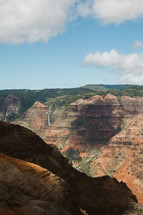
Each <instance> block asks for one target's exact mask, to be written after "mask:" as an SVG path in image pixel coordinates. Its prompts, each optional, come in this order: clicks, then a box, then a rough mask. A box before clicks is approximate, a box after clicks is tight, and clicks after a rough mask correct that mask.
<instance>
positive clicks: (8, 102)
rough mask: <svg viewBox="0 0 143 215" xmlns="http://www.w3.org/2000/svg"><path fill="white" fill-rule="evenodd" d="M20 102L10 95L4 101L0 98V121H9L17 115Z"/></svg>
mask: <svg viewBox="0 0 143 215" xmlns="http://www.w3.org/2000/svg"><path fill="white" fill-rule="evenodd" d="M20 105H21V101H20V99H19V98H18V97H17V96H15V95H13V94H10V95H8V96H7V97H6V98H5V99H3V97H0V120H3V121H11V120H12V119H14V118H15V117H16V116H17V114H18V113H19V109H20Z"/></svg>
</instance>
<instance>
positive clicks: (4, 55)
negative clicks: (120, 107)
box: [0, 0, 143, 89]
mask: <svg viewBox="0 0 143 215" xmlns="http://www.w3.org/2000/svg"><path fill="white" fill-rule="evenodd" d="M120 2H122V0H120V1H119V0H114V1H113V0H108V1H107V0H100V1H99V0H87V1H86V0H84V1H81V0H79V1H78V0H77V1H76V0H70V1H69V0H41V1H40V0H31V1H30V3H29V1H28V0H25V1H24V0H7V3H5V2H4V1H2V0H1V1H0V14H1V15H0V18H1V19H0V29H1V32H0V75H1V78H0V89H26V88H27V89H43V88H59V87H60V88H68V87H78V86H82V85H85V84H118V83H121V84H125V83H128V84H143V52H142V51H143V37H142V35H143V19H142V17H143V6H142V5H141V0H133V1H129V0H124V1H123V2H122V4H121V3H120ZM130 2H132V4H131V3H130ZM47 3H48V4H47ZM125 3H126V4H125ZM107 4H108V6H109V7H107ZM119 5H122V6H121V7H119ZM45 8H46V10H45ZM99 8H100V10H98V9H99ZM41 11H42V12H41ZM51 11H52V12H51ZM99 11H101V12H99Z"/></svg>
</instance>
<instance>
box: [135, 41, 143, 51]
mask: <svg viewBox="0 0 143 215" xmlns="http://www.w3.org/2000/svg"><path fill="white" fill-rule="evenodd" d="M133 49H143V43H142V42H140V41H135V42H134V44H133Z"/></svg>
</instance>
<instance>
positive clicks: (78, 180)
mask: <svg viewBox="0 0 143 215" xmlns="http://www.w3.org/2000/svg"><path fill="white" fill-rule="evenodd" d="M0 152H1V153H5V154H7V155H10V156H12V157H15V158H19V159H22V160H28V161H31V162H33V163H37V164H39V165H40V166H41V167H44V168H46V169H43V168H41V167H39V166H37V165H34V164H29V163H27V162H24V161H20V160H17V159H14V158H10V157H8V156H5V155H0V160H1V162H0V169H1V170H0V183H2V185H3V186H1V193H3V194H1V201H0V202H1V207H9V205H11V206H12V208H13V206H14V210H15V206H16V205H17V206H20V212H21V210H23V214H24V213H25V211H28V213H29V214H30V212H29V211H30V208H31V207H32V208H35V207H36V208H38V210H42V209H43V210H50V208H49V207H50V206H48V203H46V204H44V203H43V202H42V203H41V201H54V202H55V204H58V205H59V206H60V207H62V208H64V209H65V210H66V211H68V212H69V213H72V214H75V215H76V214H79V213H80V212H78V207H79V208H81V209H82V211H85V212H84V213H87V214H89V215H95V214H97V215H103V214H105V211H106V215H115V214H116V215H123V214H129V215H130V214H132V213H133V211H136V214H138V215H140V212H141V213H142V212H143V210H142V206H140V205H138V204H137V203H136V202H137V200H136V197H135V196H134V195H133V194H132V192H131V191H130V190H129V189H128V188H127V186H126V185H125V184H124V183H122V182H120V183H119V182H118V181H117V180H116V179H112V178H110V177H109V176H105V177H99V178H91V177H88V176H87V175H85V174H83V173H80V172H78V171H77V170H75V169H74V168H73V167H72V166H71V165H70V164H69V163H68V161H67V159H66V158H64V157H63V156H62V155H61V153H60V152H59V151H58V150H57V149H56V148H55V147H53V146H51V145H47V144H46V143H44V141H42V140H41V139H40V138H39V137H38V136H37V135H35V134H34V133H33V132H31V131H29V130H27V129H26V128H23V127H21V126H16V125H12V124H7V123H4V122H0ZM47 169H48V170H47ZM49 170H50V171H52V173H54V174H56V175H57V176H54V175H53V174H52V173H50V172H49ZM16 178H17V179H18V181H17V180H16ZM63 180H64V181H65V182H64V181H63ZM49 184H50V185H49ZM57 184H58V185H57ZM66 184H68V185H66ZM8 187H9V189H8ZM68 187H69V188H68ZM13 188H15V191H16V192H15V191H14V190H13ZM66 190H68V192H67V191H66ZM70 190H71V192H70ZM8 193H9V194H11V195H8ZM71 193H72V195H73V197H72V196H71ZM21 195H23V197H19V198H17V197H18V196H21ZM64 198H66V201H64ZM22 199H23V200H22ZM27 199H28V200H29V203H28V202H27ZM34 199H38V201H37V200H36V202H35V200H34ZM2 200H3V203H2ZM33 200H34V202H32V201H33ZM21 201H22V202H21ZM39 201H40V202H39ZM59 202H60V203H59ZM71 202H72V203H71ZM74 202H76V204H74ZM68 203H69V204H68ZM70 203H71V204H70ZM15 204H16V205H15ZM27 204H28V205H27ZM31 205H32V206H31ZM33 205H34V206H33ZM76 205H77V206H78V207H76ZM21 207H22V208H21ZM46 207H48V208H49V209H45V208H46ZM51 207H52V208H53V207H54V206H53V205H52V206H51ZM71 207H72V208H71ZM16 208H17V207H16ZM39 208H42V209H39ZM52 208H51V210H52ZM73 208H75V209H73ZM0 209H1V208H0ZM2 209H3V208H2ZM33 210H34V209H33ZM35 210H36V209H35ZM72 210H77V212H72ZM12 212H13V211H12ZM28 213H27V214H28ZM33 213H34V211H33ZM31 214H32V212H31ZM49 214H50V213H49ZM51 214H52V213H51ZM53 214H54V213H53ZM59 214H60V213H59ZM63 214H64V213H63ZM65 214H66V213H65Z"/></svg>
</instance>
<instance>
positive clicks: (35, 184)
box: [0, 154, 81, 215]
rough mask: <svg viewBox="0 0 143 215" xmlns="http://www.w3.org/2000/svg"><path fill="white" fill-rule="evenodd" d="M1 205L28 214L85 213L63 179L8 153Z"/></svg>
mask: <svg viewBox="0 0 143 215" xmlns="http://www.w3.org/2000/svg"><path fill="white" fill-rule="evenodd" d="M0 206H1V207H4V208H7V209H8V208H11V209H12V210H13V211H15V213H16V212H17V213H20V214H21V213H22V214H25V215H28V214H29V215H31V214H37V215H38V214H52V215H57V214H59V215H60V214H61V215H62V214H65V215H71V214H77V215H78V214H79V215H81V212H80V209H79V208H78V206H77V205H76V203H75V201H74V200H73V197H72V193H71V191H70V189H69V186H68V185H67V184H66V183H65V181H64V180H63V179H61V178H59V177H58V176H56V175H54V174H52V173H51V172H50V171H48V170H47V169H43V168H41V167H40V166H38V165H35V164H32V163H28V162H25V161H22V160H18V159H15V158H12V157H9V156H6V155H4V154H0ZM0 209H1V208H0ZM0 211H1V210H0ZM1 214H2V213H1Z"/></svg>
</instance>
